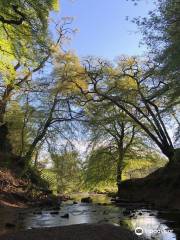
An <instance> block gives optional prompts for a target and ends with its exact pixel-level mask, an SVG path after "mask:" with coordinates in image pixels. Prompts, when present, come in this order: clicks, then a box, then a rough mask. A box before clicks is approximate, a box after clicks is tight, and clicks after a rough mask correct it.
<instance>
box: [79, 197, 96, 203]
mask: <svg viewBox="0 0 180 240" xmlns="http://www.w3.org/2000/svg"><path fill="white" fill-rule="evenodd" d="M81 202H82V203H92V202H93V200H92V198H91V197H85V198H82V199H81Z"/></svg>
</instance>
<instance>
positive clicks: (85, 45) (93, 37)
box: [53, 0, 153, 59]
mask: <svg viewBox="0 0 180 240" xmlns="http://www.w3.org/2000/svg"><path fill="white" fill-rule="evenodd" d="M60 2H61V9H60V12H59V13H57V14H53V16H54V17H55V18H57V19H58V18H60V17H65V16H71V17H74V18H75V19H74V22H73V24H72V26H73V27H75V28H78V30H79V32H77V33H76V34H75V36H73V39H72V41H71V43H70V44H68V45H67V47H68V48H70V49H73V50H74V51H75V52H76V53H77V54H78V55H79V56H81V57H82V56H87V55H96V56H102V57H106V58H109V59H114V58H115V57H116V56H118V55H121V54H128V55H140V54H142V53H143V51H144V50H145V46H143V47H141V48H139V41H140V39H141V38H142V36H141V34H140V33H139V32H138V29H137V27H136V25H135V24H133V23H131V22H130V21H126V16H129V17H130V19H132V18H133V17H138V16H142V17H143V16H147V13H148V11H149V10H151V9H152V7H153V4H152V0H141V1H140V3H139V4H138V5H137V6H134V5H133V3H132V2H131V1H126V0H61V1H60Z"/></svg>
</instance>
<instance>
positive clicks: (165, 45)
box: [136, 0, 180, 107]
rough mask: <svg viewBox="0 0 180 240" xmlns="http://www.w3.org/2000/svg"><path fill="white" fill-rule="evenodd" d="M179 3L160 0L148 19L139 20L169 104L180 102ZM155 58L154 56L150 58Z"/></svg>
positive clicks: (137, 21) (137, 20)
mask: <svg viewBox="0 0 180 240" xmlns="http://www.w3.org/2000/svg"><path fill="white" fill-rule="evenodd" d="M179 12H180V3H179V1H176V0H157V1H156V8H155V10H154V11H151V12H150V13H149V17H148V18H143V19H141V18H140V19H136V23H137V24H138V25H139V26H140V29H141V31H142V32H143V34H144V41H145V43H146V44H147V45H148V46H149V47H150V54H151V55H152V53H153V59H154V61H155V63H156V65H157V71H156V72H155V74H156V75H157V76H158V78H160V80H161V81H162V82H164V84H165V85H164V87H163V91H162V93H165V94H166V95H167V96H168V97H169V98H170V99H169V100H170V107H172V105H176V104H178V103H179V101H180V100H179V91H180V84H179V69H180V67H179V66H180V56H179V52H180V25H179ZM151 58H152V57H151Z"/></svg>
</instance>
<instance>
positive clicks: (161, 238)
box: [0, 195, 180, 240]
mask: <svg viewBox="0 0 180 240" xmlns="http://www.w3.org/2000/svg"><path fill="white" fill-rule="evenodd" d="M73 197H75V198H76V199H77V200H78V201H79V200H80V198H81V197H82V195H78V196H73ZM92 197H93V204H86V203H80V202H78V204H73V202H72V201H68V202H65V203H63V204H62V205H61V209H60V210H59V211H58V212H56V213H55V214H53V212H54V210H47V209H41V210H39V209H24V210H22V209H20V210H16V211H12V210H8V209H0V232H1V233H4V232H7V231H15V230H22V229H32V228H43V227H55V226H64V225H72V224H81V223H111V224H115V225H119V226H124V227H126V228H129V229H131V230H133V231H135V229H137V228H140V230H139V231H140V233H141V232H143V235H144V236H145V237H146V238H147V239H157V240H177V239H178V236H177V235H178V233H179V232H180V221H179V219H180V212H179V213H178V212H175V213H173V212H168V211H164V212H162V213H161V215H160V216H159V212H158V211H155V210H149V209H142V208H141V209H134V210H133V209H132V207H131V214H127V213H126V212H124V211H125V210H126V209H125V208H122V207H118V206H115V205H112V204H110V199H109V198H108V197H107V196H105V195H93V196H92ZM104 203H105V204H104ZM67 213H68V214H69V218H62V217H61V216H63V215H64V214H67ZM125 213H126V214H125ZM173 214H174V216H173ZM7 222H8V223H14V224H15V225H16V226H15V227H14V228H7V227H5V224H6V223H7ZM168 226H169V227H168ZM138 233H139V232H138V230H137V234H138Z"/></svg>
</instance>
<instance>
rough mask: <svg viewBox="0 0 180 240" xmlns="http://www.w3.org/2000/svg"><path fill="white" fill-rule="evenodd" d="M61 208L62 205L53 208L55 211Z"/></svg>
mask: <svg viewBox="0 0 180 240" xmlns="http://www.w3.org/2000/svg"><path fill="white" fill-rule="evenodd" d="M60 209H61V207H60V206H57V207H54V208H52V210H53V211H59V210H60Z"/></svg>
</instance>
